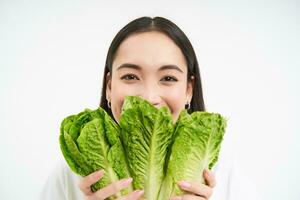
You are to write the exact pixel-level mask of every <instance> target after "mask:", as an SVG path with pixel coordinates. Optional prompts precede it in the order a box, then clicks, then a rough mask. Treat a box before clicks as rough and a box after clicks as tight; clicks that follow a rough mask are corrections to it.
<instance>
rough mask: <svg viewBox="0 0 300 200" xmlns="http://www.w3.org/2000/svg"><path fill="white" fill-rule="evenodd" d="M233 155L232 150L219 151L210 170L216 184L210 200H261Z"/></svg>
mask: <svg viewBox="0 0 300 200" xmlns="http://www.w3.org/2000/svg"><path fill="white" fill-rule="evenodd" d="M233 155H234V154H233V152H232V150H230V151H224V149H223V150H221V152H220V157H219V160H218V162H217V163H216V166H215V167H214V168H213V169H212V171H213V173H214V174H215V178H216V182H217V184H216V187H215V188H214V189H213V195H212V197H211V198H210V200H241V199H242V200H261V197H260V196H259V194H258V192H257V188H256V186H255V184H254V183H253V182H252V180H251V178H250V177H248V176H247V174H246V173H245V171H244V170H243V168H242V167H241V165H239V164H238V162H237V161H236V159H235V158H234V156H233Z"/></svg>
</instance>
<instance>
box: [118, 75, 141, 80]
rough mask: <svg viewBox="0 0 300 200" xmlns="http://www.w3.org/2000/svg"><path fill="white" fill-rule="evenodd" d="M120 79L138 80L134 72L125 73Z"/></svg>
mask: <svg viewBox="0 0 300 200" xmlns="http://www.w3.org/2000/svg"><path fill="white" fill-rule="evenodd" d="M121 79H122V80H139V79H138V77H137V76H135V75H134V74H126V75H124V76H122V77H121Z"/></svg>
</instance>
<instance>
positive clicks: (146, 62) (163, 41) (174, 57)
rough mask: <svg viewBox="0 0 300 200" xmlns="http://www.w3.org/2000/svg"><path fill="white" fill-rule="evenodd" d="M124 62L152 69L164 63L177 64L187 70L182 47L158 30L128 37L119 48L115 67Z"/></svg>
mask: <svg viewBox="0 0 300 200" xmlns="http://www.w3.org/2000/svg"><path fill="white" fill-rule="evenodd" d="M123 63H133V64H136V65H139V66H141V67H151V68H152V69H153V68H159V67H160V66H162V65H177V66H178V67H179V68H180V69H181V70H182V71H184V72H185V71H187V66H186V61H185V58H184V55H183V53H182V52H181V49H180V48H179V47H178V46H177V45H176V44H175V43H174V41H173V40H172V39H170V38H169V37H168V36H166V35H165V34H163V33H160V32H157V31H152V32H144V33H137V34H133V35H131V36H129V37H128V38H126V39H125V40H124V41H123V42H122V43H121V45H120V46H119V48H118V51H117V53H116V56H115V59H114V63H113V68H115V67H116V66H119V65H121V64H123Z"/></svg>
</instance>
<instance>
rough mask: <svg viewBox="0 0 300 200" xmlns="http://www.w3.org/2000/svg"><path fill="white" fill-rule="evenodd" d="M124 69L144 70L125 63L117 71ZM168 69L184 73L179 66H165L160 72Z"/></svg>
mask: <svg viewBox="0 0 300 200" xmlns="http://www.w3.org/2000/svg"><path fill="white" fill-rule="evenodd" d="M122 68H130V69H136V70H141V69H142V68H141V67H140V66H139V65H136V64H131V63H124V64H122V65H120V66H119V67H118V68H117V70H120V69H122ZM167 69H175V70H177V71H179V72H180V73H183V71H182V70H181V69H180V68H179V67H178V66H177V65H163V66H161V67H160V68H159V70H158V71H163V70H167Z"/></svg>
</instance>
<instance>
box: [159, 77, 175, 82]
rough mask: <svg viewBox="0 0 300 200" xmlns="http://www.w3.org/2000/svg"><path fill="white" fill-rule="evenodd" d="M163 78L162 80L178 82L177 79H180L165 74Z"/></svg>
mask: <svg viewBox="0 0 300 200" xmlns="http://www.w3.org/2000/svg"><path fill="white" fill-rule="evenodd" d="M161 80H162V81H167V82H176V81H178V80H177V79H176V78H175V77H172V76H165V77H164V78H162V79H161Z"/></svg>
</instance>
